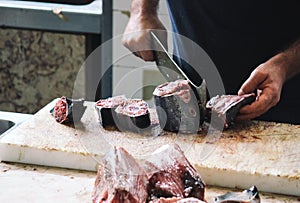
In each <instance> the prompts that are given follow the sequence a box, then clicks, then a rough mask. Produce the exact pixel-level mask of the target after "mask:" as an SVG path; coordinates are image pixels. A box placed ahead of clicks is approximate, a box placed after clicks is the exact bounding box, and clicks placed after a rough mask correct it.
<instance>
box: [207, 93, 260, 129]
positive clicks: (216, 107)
mask: <svg viewBox="0 0 300 203" xmlns="http://www.w3.org/2000/svg"><path fill="white" fill-rule="evenodd" d="M255 98H256V96H255V94H245V95H241V96H238V95H222V96H219V95H217V96H215V97H213V98H211V99H210V100H209V101H208V102H207V104H206V109H207V110H208V114H210V116H211V115H212V114H213V113H214V114H216V116H214V118H213V117H212V116H211V118H212V120H211V123H212V124H214V125H215V126H220V127H222V128H223V127H225V128H228V127H229V126H230V125H232V124H233V123H234V121H235V118H236V116H237V114H238V112H239V111H240V109H241V108H242V107H243V106H245V105H247V104H251V103H252V102H254V101H255Z"/></svg>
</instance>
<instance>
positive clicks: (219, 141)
mask: <svg viewBox="0 0 300 203" xmlns="http://www.w3.org/2000/svg"><path fill="white" fill-rule="evenodd" d="M54 104H55V100H54V101H52V102H51V103H50V104H48V105H47V106H45V107H44V108H43V109H41V110H40V111H39V112H38V113H36V114H35V115H34V116H33V117H32V118H31V119H29V120H27V121H26V122H24V123H22V124H21V125H20V126H18V127H16V128H15V129H14V130H12V131H10V132H8V133H7V134H5V135H4V136H3V137H2V138H1V139H0V159H1V160H3V161H12V162H21V163H33V164H39V165H47V166H58V167H65V168H74V169H84V170H92V171H95V170H96V168H97V165H98V164H101V162H102V158H103V156H104V155H105V154H106V153H107V152H108V151H109V150H110V149H111V147H112V146H115V145H116V146H122V147H124V148H125V149H126V150H128V151H129V153H131V154H132V155H134V156H135V157H136V158H137V159H140V160H143V159H145V158H147V156H148V155H150V154H151V153H153V152H154V151H155V150H156V149H157V148H158V147H160V146H162V145H165V144H172V143H176V144H178V145H180V147H181V148H182V150H183V151H184V152H185V154H186V156H187V158H188V159H189V160H190V162H191V163H192V164H193V165H194V166H195V167H196V169H197V170H198V171H199V173H200V174H201V176H202V178H203V180H204V181H205V182H206V183H207V184H209V185H218V186H225V187H238V188H249V187H250V186H251V185H256V186H257V187H258V189H259V190H260V191H265V192H272V193H281V194H289V195H298V196H299V195H300V126H297V125H289V124H278V123H270V122H258V121H253V122H248V123H243V124H236V125H234V126H233V128H232V129H230V130H226V131H224V132H222V133H218V132H217V131H214V130H212V129H210V128H205V129H203V130H202V131H201V132H200V133H198V134H197V135H179V134H175V133H165V132H164V133H162V134H161V135H160V136H153V135H150V134H149V135H140V134H135V133H129V132H126V133H125V132H118V131H107V130H104V129H102V128H101V127H100V125H99V121H98V115H97V112H96V110H95V108H94V103H93V102H86V103H85V104H86V105H87V106H88V108H87V110H86V112H85V113H84V115H83V118H82V119H81V123H80V124H78V125H76V126H75V127H70V126H66V125H61V124H58V123H57V122H56V121H55V120H54V118H53V117H52V116H51V115H50V113H49V111H50V109H51V108H52V107H53V106H54ZM208 132H209V133H208Z"/></svg>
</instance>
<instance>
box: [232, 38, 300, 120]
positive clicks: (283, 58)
mask: <svg viewBox="0 0 300 203" xmlns="http://www.w3.org/2000/svg"><path fill="white" fill-rule="evenodd" d="M298 73H300V39H298V40H297V41H296V42H295V43H293V44H292V45H291V46H290V47H289V48H288V49H286V50H285V51H283V52H281V53H279V54H277V55H275V56H274V57H272V58H271V59H269V60H268V61H266V62H265V63H263V64H261V65H259V66H258V67H257V68H256V69H255V70H254V71H253V72H252V73H251V75H250V77H249V78H248V79H247V80H246V81H245V82H244V84H243V85H242V86H241V88H240V90H239V92H238V94H239V95H242V94H246V93H251V92H254V91H257V90H259V96H258V98H257V100H256V101H255V102H253V103H252V104H251V105H249V106H245V107H244V108H242V109H241V110H240V115H239V117H238V119H240V120H246V119H252V118H256V117H258V116H260V115H262V114H263V113H265V112H267V111H268V110H269V109H270V108H271V107H273V106H275V105H276V104H277V103H278V102H279V100H280V95H281V89H282V86H283V84H284V82H285V81H287V80H288V79H290V78H292V77H293V76H295V75H296V74H298Z"/></svg>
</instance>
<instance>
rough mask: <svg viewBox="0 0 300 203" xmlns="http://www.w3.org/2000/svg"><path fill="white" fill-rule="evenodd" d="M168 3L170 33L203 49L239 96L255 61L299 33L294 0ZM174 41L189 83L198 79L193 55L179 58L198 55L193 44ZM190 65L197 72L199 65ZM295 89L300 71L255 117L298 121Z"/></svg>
mask: <svg viewBox="0 0 300 203" xmlns="http://www.w3.org/2000/svg"><path fill="white" fill-rule="evenodd" d="M167 1H168V5H169V11H170V16H171V22H172V26H173V32H175V33H178V34H180V35H183V36H185V37H187V38H189V39H191V40H192V41H193V42H195V43H196V44H198V45H199V46H200V47H202V48H203V49H204V50H205V52H206V53H207V54H208V56H209V57H210V58H211V60H212V61H213V63H214V64H215V66H216V67H217V69H218V71H219V74H220V76H221V78H222V81H223V84H224V87H225V90H226V93H227V94H237V91H238V90H239V88H240V86H241V85H242V84H243V82H244V81H245V80H246V79H247V78H248V77H249V75H250V73H251V72H252V71H253V70H254V69H255V68H256V67H257V66H258V65H259V64H261V63H263V62H265V61H267V60H268V59H270V58H271V57H272V56H274V55H276V54H277V53H279V52H280V51H283V50H284V49H286V48H287V47H288V46H289V45H290V44H291V43H293V42H294V41H295V40H297V39H298V38H299V37H300V26H299V25H300V12H299V8H300V1H297V0H294V1H292V0H287V1H279V0H262V1H259V0H253V1H238V0H226V1H221V0H188V1H187V0H167ZM173 42H174V55H175V56H178V58H176V57H175V58H176V61H177V62H178V63H179V65H180V66H181V67H182V68H183V69H184V71H185V72H186V73H187V74H188V75H189V76H190V77H191V78H192V80H193V81H194V80H195V81H199V80H201V79H200V78H199V76H196V74H195V72H194V71H192V68H191V66H189V60H193V59H187V60H181V59H180V58H186V57H187V58H189V57H191V58H192V57H194V56H197V53H196V54H195V53H194V52H195V50H194V49H193V47H190V46H188V47H187V46H184V44H182V43H184V42H182V41H181V40H180V39H178V38H174V39H173ZM183 55H184V57H182V56H183ZM193 68H195V69H196V72H197V68H198V67H193ZM202 77H203V75H202ZM205 79H206V78H205ZM208 84H211V81H210V82H209V81H208ZM299 88H300V75H298V76H295V77H293V78H292V79H290V80H289V81H287V82H286V83H285V85H284V86H283V90H282V94H281V100H280V102H279V103H278V104H277V105H276V106H275V107H273V108H272V109H271V110H269V111H268V112H267V113H266V114H264V115H263V116H261V117H260V118H259V119H261V120H269V121H277V122H289V123H298V124H300V107H299V105H300V94H299V93H300V91H299ZM208 89H209V87H208ZM211 96H213V95H211Z"/></svg>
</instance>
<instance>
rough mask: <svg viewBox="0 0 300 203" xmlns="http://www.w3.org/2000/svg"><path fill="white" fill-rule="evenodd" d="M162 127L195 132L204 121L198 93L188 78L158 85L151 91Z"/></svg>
mask: <svg viewBox="0 0 300 203" xmlns="http://www.w3.org/2000/svg"><path fill="white" fill-rule="evenodd" d="M153 95H154V101H155V106H156V111H157V115H158V118H159V122H160V125H161V127H162V129H164V130H166V131H171V132H181V133H196V132H197V131H198V129H199V127H200V126H201V124H202V123H203V121H204V109H203V108H202V105H201V98H200V95H199V94H198V93H197V91H196V90H195V88H194V87H192V86H191V85H190V83H189V81H188V80H176V81H173V82H166V83H164V84H161V85H159V86H158V87H156V89H155V90H154V92H153Z"/></svg>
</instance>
